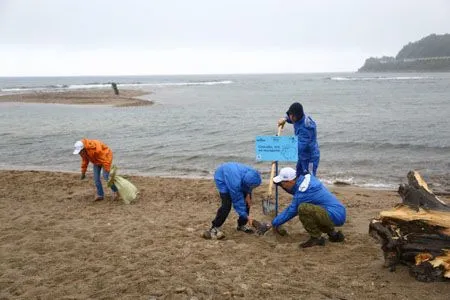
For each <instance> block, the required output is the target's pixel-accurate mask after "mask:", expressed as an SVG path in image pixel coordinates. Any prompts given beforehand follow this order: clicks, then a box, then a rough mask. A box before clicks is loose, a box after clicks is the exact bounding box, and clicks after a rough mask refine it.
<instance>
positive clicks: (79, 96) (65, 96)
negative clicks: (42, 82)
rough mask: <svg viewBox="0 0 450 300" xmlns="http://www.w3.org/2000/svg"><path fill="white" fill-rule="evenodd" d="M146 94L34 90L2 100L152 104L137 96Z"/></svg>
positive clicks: (56, 102)
mask: <svg viewBox="0 0 450 300" xmlns="http://www.w3.org/2000/svg"><path fill="white" fill-rule="evenodd" d="M146 94H149V92H144V91H140V90H120V94H119V95H115V94H114V92H113V90H112V89H98V90H92V89H90V90H76V91H62V92H33V93H20V94H10V95H2V96H0V102H14V103H46V104H50V103H52V104H72V105H74V104H77V105H111V106H118V107H124V106H143V105H152V104H153V102H152V101H149V100H143V99H138V98H137V97H139V96H143V95H146Z"/></svg>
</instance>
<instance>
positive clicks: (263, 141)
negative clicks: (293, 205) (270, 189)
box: [255, 136, 298, 215]
mask: <svg viewBox="0 0 450 300" xmlns="http://www.w3.org/2000/svg"><path fill="white" fill-rule="evenodd" d="M297 145H298V141H297V137H296V136H257V137H256V143H255V150H256V151H255V152H256V161H258V162H259V161H272V162H275V176H276V175H278V162H279V161H295V162H296V161H297V158H298V154H297V153H298V146H297ZM270 180H272V178H270ZM275 215H278V186H276V187H275Z"/></svg>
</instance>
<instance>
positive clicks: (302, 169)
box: [297, 158, 320, 176]
mask: <svg viewBox="0 0 450 300" xmlns="http://www.w3.org/2000/svg"><path fill="white" fill-rule="evenodd" d="M319 161H320V158H316V159H312V160H299V161H298V162H297V173H298V174H297V175H305V174H308V173H309V174H313V175H314V176H316V173H317V169H318V168H319Z"/></svg>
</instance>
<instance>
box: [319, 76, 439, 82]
mask: <svg viewBox="0 0 450 300" xmlns="http://www.w3.org/2000/svg"><path fill="white" fill-rule="evenodd" d="M327 79H329V80H334V81H371V80H373V81H377V80H421V79H433V77H429V76H391V77H383V76H374V77H351V76H348V77H339V76H337V77H328V78H327Z"/></svg>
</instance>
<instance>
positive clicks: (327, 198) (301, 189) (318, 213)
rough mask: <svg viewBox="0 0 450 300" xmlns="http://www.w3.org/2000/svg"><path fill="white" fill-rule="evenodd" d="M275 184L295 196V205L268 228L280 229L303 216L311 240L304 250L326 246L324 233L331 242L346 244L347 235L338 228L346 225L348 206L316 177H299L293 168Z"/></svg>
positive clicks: (303, 245)
mask: <svg viewBox="0 0 450 300" xmlns="http://www.w3.org/2000/svg"><path fill="white" fill-rule="evenodd" d="M273 182H274V183H275V184H277V185H278V186H281V187H282V188H283V189H284V190H285V191H286V192H288V193H290V194H292V195H293V198H292V202H291V204H290V205H289V206H288V207H287V208H286V209H285V210H283V211H282V212H281V213H280V214H279V215H278V216H277V217H275V218H274V219H273V220H272V224H271V225H270V224H269V225H268V226H269V227H270V226H271V227H273V228H275V229H277V228H278V227H279V226H280V225H282V224H284V223H286V222H287V221H289V220H290V219H292V218H293V217H295V216H297V215H298V217H299V219H300V221H301V222H302V224H303V227H304V228H305V230H306V231H307V232H308V233H309V235H310V238H309V240H307V241H306V242H304V243H301V244H300V247H302V248H307V247H312V246H317V245H320V246H324V245H325V239H324V237H323V236H322V233H326V234H328V240H329V241H330V242H343V241H344V234H343V233H342V232H341V231H337V232H336V231H335V226H342V225H343V224H344V223H345V218H346V211H345V207H344V205H342V203H341V202H340V201H339V200H338V199H337V198H336V196H335V195H333V194H332V193H331V192H330V191H328V189H327V188H326V187H325V186H324V185H323V184H322V182H320V180H318V179H317V178H316V177H314V175H311V174H305V175H300V176H297V175H296V172H295V170H294V169H292V168H283V169H281V170H280V174H279V175H278V176H275V177H274V178H273Z"/></svg>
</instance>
